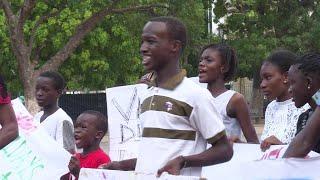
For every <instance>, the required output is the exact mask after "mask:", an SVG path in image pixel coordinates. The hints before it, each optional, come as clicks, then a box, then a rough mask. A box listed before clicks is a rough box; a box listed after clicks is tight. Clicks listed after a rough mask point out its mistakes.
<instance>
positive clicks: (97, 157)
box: [76, 148, 110, 168]
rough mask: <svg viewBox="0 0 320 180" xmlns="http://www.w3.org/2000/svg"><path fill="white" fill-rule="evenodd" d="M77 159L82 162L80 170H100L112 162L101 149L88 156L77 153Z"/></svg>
mask: <svg viewBox="0 0 320 180" xmlns="http://www.w3.org/2000/svg"><path fill="white" fill-rule="evenodd" d="M76 158H77V159H79V161H80V168H98V167H99V166H100V165H101V164H105V163H109V162H110V157H109V156H108V155H107V154H106V153H105V152H104V151H103V150H102V149H101V148H99V149H97V150H96V151H93V152H91V153H89V154H86V155H81V154H80V153H77V154H76Z"/></svg>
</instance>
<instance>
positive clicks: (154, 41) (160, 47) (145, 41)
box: [140, 22, 172, 71]
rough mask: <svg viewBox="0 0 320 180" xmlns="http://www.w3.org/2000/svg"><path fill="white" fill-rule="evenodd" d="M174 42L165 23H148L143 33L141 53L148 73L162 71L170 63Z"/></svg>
mask: <svg viewBox="0 0 320 180" xmlns="http://www.w3.org/2000/svg"><path fill="white" fill-rule="evenodd" d="M171 51H172V41H171V39H170V36H169V33H168V30H167V27H166V24H165V23H163V22H148V23H147V24H146V25H145V26H144V28H143V32H142V41H141V47H140V53H141V56H142V64H143V66H144V68H145V69H146V70H147V71H152V70H155V71H157V70H158V69H161V67H162V66H164V65H166V64H167V63H166V62H167V61H170V53H171Z"/></svg>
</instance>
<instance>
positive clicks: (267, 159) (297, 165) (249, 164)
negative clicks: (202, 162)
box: [202, 143, 320, 180]
mask: <svg viewBox="0 0 320 180" xmlns="http://www.w3.org/2000/svg"><path fill="white" fill-rule="evenodd" d="M233 149H234V150H233V151H234V152H233V157H232V159H231V160H230V161H228V162H226V163H222V164H217V165H213V166H208V167H204V168H203V169H202V176H203V177H206V178H208V179H244V180H247V179H281V178H284V179H286V178H306V177H308V178H310V177H311V178H315V177H320V171H318V170H315V169H314V168H315V167H320V166H319V165H320V159H319V154H318V153H315V152H311V153H309V155H308V158H307V159H281V157H282V155H283V154H284V153H285V151H286V149H287V146H286V145H277V146H271V147H270V149H269V150H268V151H266V152H265V153H264V152H262V151H261V150H260V145H259V144H237V143H235V144H234V145H233ZM306 167H308V168H306ZM311 167H313V168H311ZM302 170H303V171H302Z"/></svg>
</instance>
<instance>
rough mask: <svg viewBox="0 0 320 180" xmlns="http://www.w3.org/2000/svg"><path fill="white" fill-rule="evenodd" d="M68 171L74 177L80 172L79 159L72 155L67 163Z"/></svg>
mask: <svg viewBox="0 0 320 180" xmlns="http://www.w3.org/2000/svg"><path fill="white" fill-rule="evenodd" d="M68 168H69V171H70V173H71V174H72V175H74V176H75V177H77V178H78V177H79V173H80V161H79V160H78V159H77V158H76V157H75V156H72V157H71V159H70V162H69V165H68Z"/></svg>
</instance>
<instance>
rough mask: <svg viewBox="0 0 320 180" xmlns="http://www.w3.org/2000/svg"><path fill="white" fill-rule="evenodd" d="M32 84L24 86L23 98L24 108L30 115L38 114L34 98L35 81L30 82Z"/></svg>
mask: <svg viewBox="0 0 320 180" xmlns="http://www.w3.org/2000/svg"><path fill="white" fill-rule="evenodd" d="M31 82H32V83H30V84H26V85H25V86H24V96H25V100H26V107H27V108H28V110H29V112H30V113H31V114H32V115H35V114H36V113H37V112H39V110H40V108H39V106H38V104H37V101H36V98H35V79H34V80H31Z"/></svg>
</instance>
